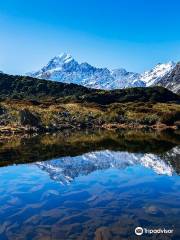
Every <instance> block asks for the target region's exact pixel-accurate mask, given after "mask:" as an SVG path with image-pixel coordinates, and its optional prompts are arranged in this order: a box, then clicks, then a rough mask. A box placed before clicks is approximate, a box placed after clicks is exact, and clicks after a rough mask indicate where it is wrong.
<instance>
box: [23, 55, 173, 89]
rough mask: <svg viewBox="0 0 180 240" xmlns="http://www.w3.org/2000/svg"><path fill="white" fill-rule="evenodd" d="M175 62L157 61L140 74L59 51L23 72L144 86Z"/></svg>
mask: <svg viewBox="0 0 180 240" xmlns="http://www.w3.org/2000/svg"><path fill="white" fill-rule="evenodd" d="M175 65H176V64H175V63H174V62H168V63H162V64H161V63H159V64H157V65H156V66H155V67H154V68H152V69H151V70H150V71H146V72H144V73H143V74H140V73H135V72H128V71H127V70H126V69H124V68H117V69H114V70H109V69H108V68H97V67H94V66H92V65H90V64H89V63H87V62H83V63H78V62H77V61H76V60H75V59H74V58H73V57H72V56H71V55H70V54H67V53H62V54H60V55H57V56H55V57H53V58H52V59H51V60H50V61H49V62H48V63H47V65H46V66H44V67H43V68H41V69H40V70H39V71H36V72H32V73H27V74H26V75H28V76H32V77H36V78H41V79H46V80H52V81H59V82H64V83H75V84H79V85H83V86H86V87H91V88H99V89H107V90H110V89H117V88H128V87H146V86H147V87H148V86H151V85H154V84H157V83H158V82H159V81H160V79H161V78H162V77H164V76H166V75H167V74H170V73H171V71H172V69H173V68H174V67H175Z"/></svg>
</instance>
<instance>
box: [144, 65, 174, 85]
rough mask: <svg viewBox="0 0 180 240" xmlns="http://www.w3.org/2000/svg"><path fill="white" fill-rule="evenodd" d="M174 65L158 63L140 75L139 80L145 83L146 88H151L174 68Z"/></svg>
mask: <svg viewBox="0 0 180 240" xmlns="http://www.w3.org/2000/svg"><path fill="white" fill-rule="evenodd" d="M175 65H176V63H174V62H173V61H170V62H167V63H158V64H157V65H156V66H155V67H154V68H152V69H151V70H150V71H146V72H144V73H143V74H141V80H142V81H143V82H145V83H146V86H147V87H148V86H151V85H154V84H155V83H157V82H158V81H159V80H160V79H161V78H162V77H163V76H165V75H166V74H169V73H170V72H171V71H172V69H173V68H174V67H175Z"/></svg>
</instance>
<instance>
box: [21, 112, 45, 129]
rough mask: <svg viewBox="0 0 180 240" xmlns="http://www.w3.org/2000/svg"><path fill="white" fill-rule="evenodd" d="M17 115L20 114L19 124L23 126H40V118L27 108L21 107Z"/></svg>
mask: <svg viewBox="0 0 180 240" xmlns="http://www.w3.org/2000/svg"><path fill="white" fill-rule="evenodd" d="M19 115H20V123H21V125H23V126H26V125H29V126H32V127H40V126H41V122H40V118H39V117H37V116H35V115H34V114H33V113H31V112H30V111H29V110H27V109H23V110H21V111H20V112H19Z"/></svg>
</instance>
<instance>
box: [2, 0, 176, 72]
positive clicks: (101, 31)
mask: <svg viewBox="0 0 180 240" xmlns="http://www.w3.org/2000/svg"><path fill="white" fill-rule="evenodd" d="M61 52H68V53H70V54H72V55H73V56H74V57H75V58H76V59H77V60H78V61H80V62H83V61H87V62H89V63H90V64H92V65H95V66H100V67H102V66H107V67H109V68H116V67H125V68H126V69H127V70H132V71H138V72H139V71H143V70H146V69H149V68H151V67H152V66H153V65H155V64H156V63H158V62H166V61H169V60H174V61H178V60H180V1H179V0H29V1H25V0H2V1H0V69H1V70H3V71H5V72H9V73H24V72H27V71H31V70H37V69H39V68H40V67H41V66H42V65H44V64H45V63H46V62H47V61H48V60H49V59H50V58H52V57H53V56H54V55H57V54H59V53H61Z"/></svg>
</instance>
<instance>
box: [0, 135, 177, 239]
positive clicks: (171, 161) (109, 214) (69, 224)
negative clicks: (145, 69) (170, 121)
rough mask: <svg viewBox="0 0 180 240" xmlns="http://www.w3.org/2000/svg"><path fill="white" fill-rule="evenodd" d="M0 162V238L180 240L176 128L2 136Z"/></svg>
mask: <svg viewBox="0 0 180 240" xmlns="http://www.w3.org/2000/svg"><path fill="white" fill-rule="evenodd" d="M14 163H15V164H14ZM22 163H23V164H22ZM0 164H1V166H3V167H1V168H0V196H1V198H0V239H1V240H14V239H17V240H32V239H33V240H44V239H46V240H57V239H58V240H67V239H68V240H92V239H95V240H111V239H112V240H118V239H122V240H125V239H133V240H134V239H138V238H137V237H136V236H135V234H134V229H135V227H137V226H141V227H147V228H154V229H155V228H168V229H174V233H173V234H170V235H163V234H160V235H158V236H154V238H155V239H163V240H164V239H174V240H176V239H180V224H179V214H180V177H179V173H180V139H179V133H175V132H163V133H158V132H132V131H128V132H127V131H126V132H106V131H105V132H97V133H88V132H87V133H60V134H56V135H44V136H34V137H29V136H25V137H22V138H16V137H14V139H9V138H7V139H3V141H2V142H1V148H0ZM151 237H152V236H146V235H143V237H142V236H141V239H153V238H151Z"/></svg>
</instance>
